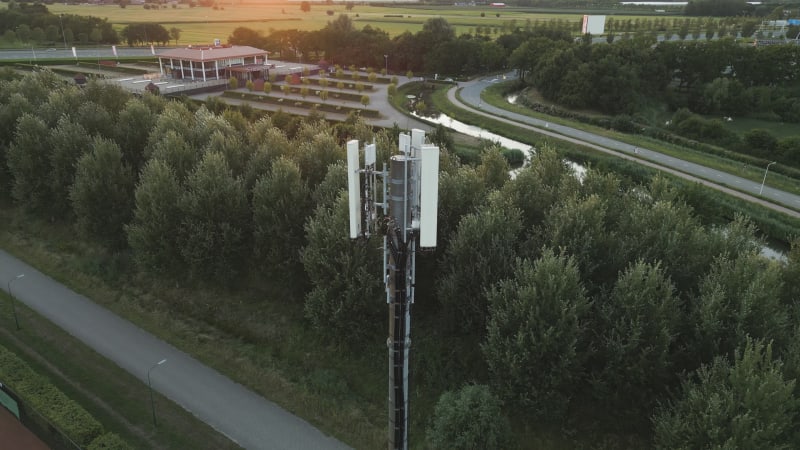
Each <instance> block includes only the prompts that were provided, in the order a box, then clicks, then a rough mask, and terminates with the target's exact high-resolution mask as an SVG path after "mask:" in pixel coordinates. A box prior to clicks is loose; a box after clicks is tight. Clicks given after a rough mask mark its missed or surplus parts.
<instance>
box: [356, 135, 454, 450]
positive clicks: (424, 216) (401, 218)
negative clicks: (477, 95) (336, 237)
mask: <svg viewBox="0 0 800 450" xmlns="http://www.w3.org/2000/svg"><path fill="white" fill-rule="evenodd" d="M424 140H425V133H424V132H423V131H421V130H412V132H411V134H410V135H409V134H405V133H401V134H400V136H399V151H400V153H399V154H397V155H395V156H393V157H392V158H391V160H390V163H389V170H388V172H387V170H386V167H385V166H384V169H383V171H381V172H377V171H376V170H375V145H374V144H371V145H368V146H366V147H365V149H364V163H365V168H364V169H359V168H358V160H359V151H358V141H350V142H348V143H347V150H348V152H347V153H348V155H347V160H348V188H349V192H350V237H351V238H354V239H355V238H358V237H360V236H369V235H370V233H371V232H373V230H374V229H375V228H376V225H375V224H376V222H377V221H378V220H379V218H378V215H377V212H376V207H381V208H382V209H383V213H384V216H383V220H382V222H383V223H384V224H385V230H384V231H385V234H384V239H383V242H384V259H383V267H384V274H383V276H384V280H385V283H386V302H387V303H388V305H389V338H388V339H387V342H386V345H387V348H388V350H389V398H388V403H389V449H394V450H407V449H408V416H409V415H408V405H409V402H408V392H409V389H408V385H409V377H408V372H409V350H410V348H411V306H412V305H413V304H414V283H415V277H416V273H415V272H416V267H415V266H416V250H417V248H419V247H435V245H436V214H437V211H436V208H437V202H438V171H439V148H438V147H435V146H432V145H424ZM378 176H380V177H381V178H383V183H382V186H383V202H382V203H376V202H375V201H374V195H375V190H376V189H375V188H376V186H377V182H376V178H377V177H378ZM387 185H388V194H389V196H388V201H387V197H386V194H387ZM362 205H363V207H362Z"/></svg>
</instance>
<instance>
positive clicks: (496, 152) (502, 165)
mask: <svg viewBox="0 0 800 450" xmlns="http://www.w3.org/2000/svg"><path fill="white" fill-rule="evenodd" d="M508 170H509V167H508V161H506V159H505V158H504V157H503V154H502V153H500V146H499V145H491V146H489V147H487V148H485V149H484V150H483V152H481V164H480V165H479V166H478V175H480V176H481V178H482V179H483V183H484V185H485V186H486V188H487V189H500V188H502V187H503V185H504V184H505V183H506V181H508V179H509V178H510V177H509V175H508Z"/></svg>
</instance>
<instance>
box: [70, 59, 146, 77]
mask: <svg viewBox="0 0 800 450" xmlns="http://www.w3.org/2000/svg"><path fill="white" fill-rule="evenodd" d="M77 66H78V67H88V68H91V69H98V70H108V71H110V72H119V73H127V74H131V75H144V74H146V73H149V71H148V70H145V69H140V68H136V67H126V66H106V65H104V64H98V63H96V62H79V63H78V64H77Z"/></svg>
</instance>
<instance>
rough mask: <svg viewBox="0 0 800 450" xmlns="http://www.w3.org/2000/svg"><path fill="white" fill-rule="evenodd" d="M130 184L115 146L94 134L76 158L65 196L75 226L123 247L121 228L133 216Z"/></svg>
mask: <svg viewBox="0 0 800 450" xmlns="http://www.w3.org/2000/svg"><path fill="white" fill-rule="evenodd" d="M134 183H135V181H134V174H133V171H131V168H130V167H129V166H127V165H126V164H125V163H124V161H123V157H122V151H121V150H120V148H119V146H118V145H117V144H116V143H115V142H113V141H111V140H108V139H105V138H101V137H95V138H94V139H93V140H92V145H91V149H90V150H89V152H87V153H85V154H84V155H83V156H81V158H80V159H79V160H78V164H77V166H76V168H75V182H74V183H73V185H72V189H71V190H70V195H69V197H70V200H71V201H72V209H73V211H74V212H75V217H76V219H77V225H78V229H79V230H80V231H81V232H82V233H83V234H84V235H85V236H87V237H90V238H96V239H99V240H100V241H102V242H104V243H105V244H107V245H109V246H112V247H115V248H122V247H124V246H125V242H126V239H125V233H124V230H123V227H124V226H125V224H126V223H128V222H129V221H130V218H131V216H132V215H133V203H134V194H133V192H134Z"/></svg>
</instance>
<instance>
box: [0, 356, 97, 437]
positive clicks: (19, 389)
mask: <svg viewBox="0 0 800 450" xmlns="http://www.w3.org/2000/svg"><path fill="white" fill-rule="evenodd" d="M0 379H2V380H3V383H5V384H7V385H8V386H10V387H11V388H12V389H14V391H15V392H16V393H17V394H18V395H19V396H20V397H21V399H22V400H23V402H24V403H26V404H28V405H30V406H31V407H33V409H35V410H36V411H38V412H39V413H40V414H42V415H43V416H45V417H46V418H47V419H48V420H49V421H50V422H51V423H52V424H53V425H55V426H56V427H57V428H58V429H59V430H61V432H63V433H64V434H65V435H66V436H67V437H69V438H70V439H71V440H73V441H75V442H76V443H77V444H79V445H81V446H87V445H89V444H90V443H91V442H92V441H93V440H94V439H95V438H97V437H98V436H100V435H101V434H102V433H103V426H102V425H100V422H98V421H97V420H96V419H95V418H94V417H92V416H91V415H90V414H89V413H88V412H86V410H85V409H83V407H81V406H80V405H79V404H77V403H75V402H74V401H72V400H71V399H69V398H68V397H67V396H66V395H64V393H63V392H61V391H59V390H58V389H57V388H56V387H55V386H53V385H52V384H51V383H50V382H49V381H48V380H47V379H46V378H44V377H42V376H41V375H39V374H37V373H36V372H34V371H33V370H31V368H30V367H28V365H27V364H25V362H24V361H22V360H21V359H19V358H18V357H17V356H16V355H14V354H13V353H11V352H10V351H8V350H7V349H6V348H5V347H2V346H0Z"/></svg>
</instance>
